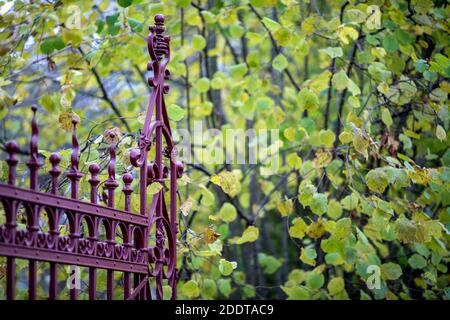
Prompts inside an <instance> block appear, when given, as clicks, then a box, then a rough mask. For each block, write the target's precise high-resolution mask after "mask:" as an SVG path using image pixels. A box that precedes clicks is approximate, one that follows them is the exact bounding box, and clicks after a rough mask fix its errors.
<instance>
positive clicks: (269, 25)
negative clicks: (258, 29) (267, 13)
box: [262, 17, 281, 33]
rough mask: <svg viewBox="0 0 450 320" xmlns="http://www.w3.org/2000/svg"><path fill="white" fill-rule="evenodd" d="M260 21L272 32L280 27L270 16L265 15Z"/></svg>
mask: <svg viewBox="0 0 450 320" xmlns="http://www.w3.org/2000/svg"><path fill="white" fill-rule="evenodd" d="M262 23H264V25H265V26H266V27H267V29H269V30H270V32H272V33H273V32H276V31H277V30H278V29H279V28H280V27H281V26H280V24H279V23H278V22H276V21H274V20H272V19H270V18H267V17H264V18H263V19H262Z"/></svg>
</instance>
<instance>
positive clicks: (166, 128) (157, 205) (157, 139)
mask: <svg viewBox="0 0 450 320" xmlns="http://www.w3.org/2000/svg"><path fill="white" fill-rule="evenodd" d="M149 30H150V34H149V36H148V38H147V48H148V52H149V55H150V58H151V61H149V63H148V64H147V70H149V71H153V75H152V76H151V77H149V78H148V84H149V86H150V87H152V88H153V90H152V93H151V96H150V101H149V104H148V109H147V115H146V118H145V122H144V128H143V131H142V133H141V135H140V137H139V151H135V152H133V153H132V154H131V156H130V158H131V161H132V163H133V164H134V165H135V166H136V167H140V169H141V180H140V196H141V203H140V205H141V214H143V215H147V212H145V210H146V209H145V208H146V205H147V199H146V189H147V186H148V185H149V184H150V183H160V184H162V188H161V189H160V191H159V192H158V193H156V194H154V195H153V199H152V205H151V206H150V212H149V213H148V215H149V219H150V223H151V224H153V223H154V224H155V225H156V244H155V246H154V247H153V248H150V249H149V252H151V254H150V256H151V258H152V259H153V260H154V263H155V267H154V270H153V271H152V276H154V277H155V278H156V298H157V299H162V298H163V279H167V280H168V284H169V286H170V287H171V288H172V299H175V298H176V280H177V270H176V235H177V231H178V224H177V218H176V209H177V198H176V194H177V182H176V181H177V178H179V177H180V176H181V174H182V171H183V165H182V163H181V162H178V161H176V159H175V156H176V149H175V148H174V144H173V141H172V135H171V129H170V124H169V118H168V116H167V110H166V106H165V103H164V94H166V93H168V92H169V86H168V85H166V84H165V83H164V81H165V80H168V79H169V76H170V72H169V70H168V69H167V68H166V67H167V64H168V63H169V61H170V37H169V36H165V35H164V31H165V27H164V16H163V15H160V14H158V15H156V16H155V25H154V26H150V27H149ZM153 115H154V116H155V117H154V120H153V121H152V117H153ZM153 136H154V145H155V149H156V150H155V154H156V156H155V161H154V162H152V163H150V164H147V155H148V152H149V150H150V148H151V146H152V137H153ZM163 138H164V140H165V143H166V147H165V148H164V149H163ZM163 156H166V157H167V158H168V160H169V163H170V165H169V168H170V169H169V168H168V167H166V166H165V165H164V164H163ZM169 171H170V174H169ZM168 176H170V185H169V189H170V209H169V210H167V207H166V201H165V198H164V192H165V189H164V181H165V179H166V178H167V177H168ZM168 211H169V212H168ZM150 227H151V226H150ZM166 239H167V244H166V241H165V240H166ZM166 246H167V248H166ZM164 266H167V268H164Z"/></svg>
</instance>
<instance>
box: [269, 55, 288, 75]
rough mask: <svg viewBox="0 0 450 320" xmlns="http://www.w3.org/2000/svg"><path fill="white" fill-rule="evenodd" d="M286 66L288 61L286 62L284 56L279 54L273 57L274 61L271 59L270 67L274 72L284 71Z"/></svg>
mask: <svg viewBox="0 0 450 320" xmlns="http://www.w3.org/2000/svg"><path fill="white" fill-rule="evenodd" d="M287 66H288V61H287V59H286V57H285V56H284V55H282V54H281V53H280V54H279V55H277V56H276V57H275V59H273V62H272V67H273V68H274V69H275V70H277V71H279V72H281V71H283V70H284V69H286V67H287Z"/></svg>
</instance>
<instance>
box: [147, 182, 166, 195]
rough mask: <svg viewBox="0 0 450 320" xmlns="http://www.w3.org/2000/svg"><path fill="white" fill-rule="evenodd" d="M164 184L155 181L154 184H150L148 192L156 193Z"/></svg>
mask: <svg viewBox="0 0 450 320" xmlns="http://www.w3.org/2000/svg"><path fill="white" fill-rule="evenodd" d="M162 187H163V185H162V184H161V183H159V182H153V183H152V184H150V185H149V186H148V188H147V193H148V194H151V195H153V194H156V193H158V192H159V191H160V190H161V189H162Z"/></svg>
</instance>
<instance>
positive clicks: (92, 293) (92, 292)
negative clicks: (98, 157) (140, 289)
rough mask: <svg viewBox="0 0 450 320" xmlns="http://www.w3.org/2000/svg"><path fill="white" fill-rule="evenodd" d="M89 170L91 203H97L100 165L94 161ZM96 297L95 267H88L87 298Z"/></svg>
mask: <svg viewBox="0 0 450 320" xmlns="http://www.w3.org/2000/svg"><path fill="white" fill-rule="evenodd" d="M89 172H90V173H91V178H90V179H89V183H90V185H91V203H93V204H97V200H98V189H97V187H98V184H99V183H100V180H99V179H98V173H99V172H100V166H99V165H98V164H96V163H92V164H91V165H90V166H89ZM96 240H97V235H95V237H94V239H93V241H96ZM96 298H97V268H95V267H90V268H89V300H95V299H96Z"/></svg>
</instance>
